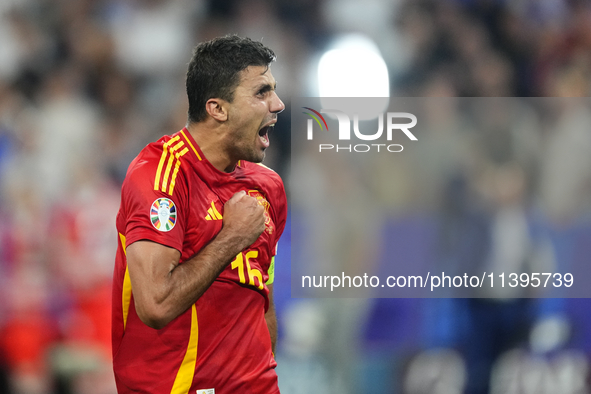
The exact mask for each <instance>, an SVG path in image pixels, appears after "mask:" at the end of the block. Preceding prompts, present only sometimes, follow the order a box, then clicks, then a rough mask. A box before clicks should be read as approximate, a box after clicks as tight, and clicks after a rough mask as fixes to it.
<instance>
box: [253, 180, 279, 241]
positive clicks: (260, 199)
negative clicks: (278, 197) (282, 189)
mask: <svg viewBox="0 0 591 394" xmlns="http://www.w3.org/2000/svg"><path fill="white" fill-rule="evenodd" d="M248 195H249V196H251V197H254V198H256V199H257V202H258V203H259V204H261V205H262V206H263V208H265V231H267V233H269V234H273V231H274V230H275V225H274V224H273V222H272V221H271V215H269V207H270V206H271V204H269V201H267V200H266V199H265V196H263V194H262V193H261V192H259V191H258V190H249V191H248Z"/></svg>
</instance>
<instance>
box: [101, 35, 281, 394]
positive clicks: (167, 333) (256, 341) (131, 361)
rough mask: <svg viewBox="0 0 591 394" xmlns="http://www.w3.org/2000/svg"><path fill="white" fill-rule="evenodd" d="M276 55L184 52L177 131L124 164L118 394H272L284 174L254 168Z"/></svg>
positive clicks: (260, 153)
mask: <svg viewBox="0 0 591 394" xmlns="http://www.w3.org/2000/svg"><path fill="white" fill-rule="evenodd" d="M274 60H275V55H274V53H273V51H271V50H270V49H268V48H266V47H265V46H263V45H262V44H261V43H259V42H254V41H252V40H250V39H247V38H240V37H237V36H226V37H222V38H217V39H214V40H212V41H209V42H205V43H202V44H200V45H199V46H197V47H196V48H195V51H194V54H193V58H192V59H191V62H190V64H189V69H188V72H187V95H188V97H189V116H188V123H187V126H186V127H185V128H183V129H182V130H180V131H179V132H177V133H175V134H173V135H172V136H165V137H162V138H161V139H160V140H159V141H157V142H155V143H152V144H150V145H148V146H147V147H146V148H144V149H143V150H142V152H141V153H140V154H139V155H138V156H137V157H136V158H135V159H134V161H133V162H132V163H131V165H130V167H129V169H128V172H127V176H126V178H125V181H124V182H123V188H122V193H121V194H122V196H121V207H120V210H119V213H118V215H117V230H118V232H119V248H118V251H117V257H116V262H115V274H114V284H113V323H112V324H113V326H112V335H113V367H114V371H115V379H116V382H117V389H118V391H119V393H131V392H133V393H151V394H159V393H175V394H176V393H198V394H225V393H228V394H232V393H241V394H248V393H261V394H262V393H264V394H272V393H278V392H279V389H278V386H277V375H276V374H275V371H274V368H275V366H276V363H275V360H274V357H273V349H274V346H275V340H276V336H277V328H276V327H277V326H276V319H275V312H274V307H273V302H272V283H273V269H274V255H275V251H276V246H277V241H278V240H279V237H280V236H281V233H282V232H283V229H284V227H285V220H286V215H287V203H286V197H285V190H284V187H283V183H282V181H281V178H280V177H279V176H278V175H277V174H276V173H275V172H273V171H272V170H270V169H268V168H267V167H265V166H263V165H261V164H255V163H260V162H261V161H262V160H263V158H264V157H265V149H266V148H267V147H268V146H269V131H271V130H272V128H273V126H274V125H275V123H276V122H277V114H278V113H279V112H281V111H282V110H283V109H284V108H285V106H284V104H283V102H282V101H281V100H280V99H279V97H278V96H277V94H276V93H275V88H276V82H275V80H274V78H273V75H272V74H271V70H270V68H269V65H270V63H271V62H273V61H274Z"/></svg>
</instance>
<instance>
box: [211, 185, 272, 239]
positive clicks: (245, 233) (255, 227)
mask: <svg viewBox="0 0 591 394" xmlns="http://www.w3.org/2000/svg"><path fill="white" fill-rule="evenodd" d="M222 230H223V231H228V232H231V234H232V236H233V237H235V238H236V240H237V242H239V243H240V245H241V249H244V248H246V247H248V246H250V245H252V244H253V243H254V242H255V241H256V240H257V238H258V237H259V235H261V233H262V232H263V231H264V230H265V208H264V207H263V206H262V205H260V204H259V203H258V201H257V199H256V198H254V197H251V196H249V195H248V194H246V192H245V191H244V190H242V191H239V192H238V193H236V194H234V195H233V196H232V198H230V199H229V200H228V201H227V202H226V204H224V218H223V227H222Z"/></svg>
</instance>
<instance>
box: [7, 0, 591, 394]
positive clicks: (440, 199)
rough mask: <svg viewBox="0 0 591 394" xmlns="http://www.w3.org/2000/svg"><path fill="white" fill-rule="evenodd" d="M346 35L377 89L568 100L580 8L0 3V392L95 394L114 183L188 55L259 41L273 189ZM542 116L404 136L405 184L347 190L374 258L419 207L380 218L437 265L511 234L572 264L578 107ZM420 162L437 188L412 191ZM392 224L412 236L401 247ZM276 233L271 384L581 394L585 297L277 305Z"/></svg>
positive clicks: (579, 164) (101, 373)
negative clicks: (298, 124)
mask: <svg viewBox="0 0 591 394" xmlns="http://www.w3.org/2000/svg"><path fill="white" fill-rule="evenodd" d="M352 32H355V33H361V34H364V35H365V36H366V37H368V38H369V39H371V40H373V42H375V45H376V46H377V47H378V48H379V50H380V52H381V55H382V57H383V59H384V60H385V62H386V64H387V67H388V72H389V76H390V80H389V81H390V82H389V83H390V95H391V96H418V97H422V96H446V97H454V96H458V97H460V96H559V97H565V96H566V97H568V96H588V95H589V91H590V88H591V2H588V1H583V0H579V1H567V0H544V1H540V0H512V1H508V0H506V1H503V0H481V1H478V0H428V1H427V0H391V1H387V0H367V1H364V2H360V1H354V0H321V1H313V0H290V1H288V0H279V1H265V0H244V1H238V0H230V1H215V0H209V1H198V0H186V1H182V0H175V1H164V0H143V1H139V0H136V1H133V0H111V1H108V0H104V1H97V0H78V1H66V0H0V197H1V198H2V199H3V201H6V202H10V203H11V204H12V205H11V206H10V207H9V206H8V205H2V206H0V218H1V220H0V297H1V299H2V300H3V302H2V303H0V392H2V393H23V394H29V393H30V394H37V393H39V394H41V393H56V394H57V393H84V394H108V393H114V392H115V389H114V382H113V377H112V372H111V364H110V297H111V290H110V286H111V275H112V270H113V261H114V255H115V249H116V242H117V239H116V232H115V225H114V218H115V215H116V212H117V209H118V205H119V188H120V185H121V182H122V180H123V177H124V175H125V171H126V169H127V166H128V164H129V163H130V161H131V160H132V159H133V157H134V156H135V155H136V154H137V153H138V152H139V151H140V149H141V148H142V147H143V146H145V144H147V143H148V142H150V141H153V140H155V139H157V138H159V137H160V136H161V135H163V134H172V133H174V132H176V131H178V130H179V129H180V128H182V127H183V126H184V124H185V121H186V109H187V104H186V98H185V93H184V74H185V72H186V65H187V63H188V61H189V59H190V55H191V49H192V48H193V47H194V46H195V45H196V44H197V43H198V42H200V41H203V40H206V39H210V38H213V37H215V36H219V35H224V34H227V33H237V34H240V35H245V36H249V37H251V38H253V39H257V40H261V39H262V41H263V43H265V44H266V45H268V46H269V47H271V48H272V49H273V50H274V51H275V52H276V54H277V56H278V61H277V63H276V64H274V65H273V66H272V71H273V74H274V76H275V78H276V79H277V81H278V93H279V95H280V96H281V97H282V98H283V99H284V101H285V102H286V105H287V106H288V109H287V110H286V111H284V113H283V114H282V115H281V117H280V122H279V123H278V125H277V127H276V128H275V131H274V132H273V134H272V135H271V143H272V149H270V151H269V153H268V155H267V158H266V161H265V164H266V165H268V166H270V167H272V168H274V169H276V170H277V171H279V172H280V174H281V175H282V176H283V177H284V179H285V180H286V184H288V185H289V184H290V174H292V171H290V163H291V162H292V160H291V159H293V160H294V163H297V159H298V158H291V157H290V154H291V147H290V110H289V105H290V97H297V96H316V95H318V93H317V91H316V90H315V89H316V88H317V87H316V85H317V83H316V81H315V78H316V76H315V74H314V70H315V68H316V67H317V63H318V59H319V58H320V56H321V55H322V54H323V53H324V52H325V51H326V50H328V49H329V48H330V45H331V42H333V40H334V39H336V38H338V37H339V36H340V35H343V34H347V33H352ZM344 83H346V81H344ZM564 102H565V103H569V101H564ZM554 110H555V112H553V110H552V108H551V109H544V108H542V110H539V109H538V112H539V111H541V115H540V114H538V115H535V116H534V115H531V113H530V112H529V111H533V110H531V109H527V108H526V109H520V108H519V107H517V108H512V109H511V111H509V110H507V109H506V108H501V110H499V111H497V112H494V113H504V112H503V111H505V113H508V114H509V115H510V116H509V118H510V120H511V122H509V123H507V122H506V119H503V117H502V116H501V117H500V119H499V122H497V123H498V124H497V126H499V127H496V128H495V127H492V128H491V129H490V130H479V131H474V132H472V136H471V137H472V138H470V139H469V140H466V139H463V138H460V137H459V136H458V135H460V134H458V133H462V132H464V131H465V127H462V126H457V125H454V124H453V121H454V119H453V118H450V119H448V120H449V123H448V124H444V125H443V126H444V127H441V131H440V133H436V135H433V136H432V137H433V139H432V141H433V145H429V146H427V145H425V146H422V147H421V149H424V150H425V151H424V153H425V156H424V157H428V158H430V159H431V161H430V162H428V163H422V164H424V165H422V166H419V167H420V168H421V171H420V172H419V173H418V174H417V176H415V177H409V173H408V172H406V173H405V170H409V169H410V168H411V167H413V166H411V165H410V164H409V163H407V168H392V169H389V171H384V177H387V178H385V179H389V180H390V179H394V180H396V182H393V181H392V182H384V183H383V184H384V185H399V186H400V187H399V188H392V189H387V190H385V189H384V188H383V187H382V188H381V189H380V185H379V184H378V185H373V186H371V185H369V186H368V187H367V191H365V193H366V194H372V193H375V194H374V195H375V196H376V197H375V198H382V199H385V200H386V202H387V203H389V204H390V206H391V208H392V209H391V211H390V212H388V214H387V215H385V217H386V219H387V220H384V223H383V225H384V228H382V229H378V230H379V231H378V233H384V234H390V235H392V236H391V237H389V238H388V239H398V241H396V242H397V243H395V244H392V243H387V242H386V243H384V244H383V245H382V249H383V250H382V251H381V252H380V253H382V254H383V255H386V254H387V253H388V251H387V248H388V247H391V248H404V247H405V246H406V247H407V252H408V253H411V247H412V246H413V245H415V244H413V243H412V242H413V241H414V242H416V240H417V239H421V238H422V237H423V236H425V237H428V236H429V234H430V233H429V230H428V229H429V227H428V225H425V224H424V223H425V222H424V221H421V220H423V219H421V216H420V215H418V214H417V215H409V214H401V212H402V213H408V212H413V207H414V208H415V209H414V212H415V213H416V212H418V211H421V212H423V213H425V212H429V209H431V210H432V211H437V212H444V213H447V215H442V216H444V217H440V218H439V219H440V221H439V222H438V223H440V225H441V227H440V230H438V231H440V233H441V234H445V235H446V236H447V237H448V239H446V240H444V241H441V245H440V248H443V250H444V251H445V253H446V256H448V258H449V259H450V260H454V259H455V260H458V261H463V262H466V261H471V260H470V259H478V258H479V256H480V257H481V258H482V260H485V259H489V260H495V259H496V260H498V261H501V262H502V261H505V260H504V257H507V256H508V258H509V259H513V260H515V259H519V258H526V255H527V254H528V253H530V252H531V251H530V250H529V249H528V250H527V251H524V250H519V248H517V250H514V249H515V248H513V249H511V247H509V249H506V248H503V247H502V246H499V245H520V244H521V243H520V242H516V241H515V240H516V239H517V240H523V242H526V243H527V242H529V241H528V240H529V239H530V238H534V239H535V240H537V241H539V242H533V243H536V244H539V245H541V246H540V249H539V250H541V252H539V253H541V254H544V255H546V256H551V257H549V258H548V259H550V260H552V261H554V262H555V264H558V265H560V266H565V265H568V264H569V263H571V262H572V261H575V260H577V259H579V260H580V259H585V258H586V256H588V254H585V252H586V251H587V249H586V248H585V247H584V246H585V245H588V244H591V223H590V219H589V211H590V210H589V208H590V206H591V197H590V186H591V182H590V171H591V165H590V164H591V163H589V160H590V157H591V155H589V152H591V133H590V132H589V131H588V129H587V128H586V127H585V126H586V125H588V124H590V123H591V122H590V120H591V116H590V114H589V103H588V102H586V101H582V102H577V103H575V104H573V105H572V106H571V105H570V104H569V105H568V106H567V108H554ZM569 111H572V112H573V113H572V114H571V113H569V114H568V116H566V115H564V114H565V113H567V112H569ZM542 115H545V116H547V117H544V116H542ZM563 115H564V116H563ZM483 116H484V115H483ZM540 116H541V117H540ZM573 119H574V120H573ZM546 121H548V123H547V124H545V123H544V122H546ZM492 123H493V124H494V122H492ZM544 124H545V127H543V126H544ZM508 125H510V126H508ZM521 125H523V127H521ZM456 126H457V127H456ZM460 140H461V141H463V143H464V144H465V145H469V146H463V147H462V146H460V147H459V148H458V146H457V145H458V144H457V143H458V141H460ZM466 141H468V142H466ZM441 146H444V147H447V148H445V149H439V147H441ZM454 147H455V148H454ZM454 149H459V151H455V150H454ZM442 152H443V153H442ZM441 155H443V156H445V157H442V156H441ZM294 166H295V165H294ZM415 167H416V166H415ZM415 167H413V168H415ZM301 168H302V167H301V166H298V167H297V168H294V172H295V173H297V171H296V170H299V169H301ZM308 168H309V167H308ZM317 170H318V169H317V168H309V172H307V174H310V176H312V175H313V174H315V173H316V171H317ZM429 171H431V172H432V173H430V174H428V173H427V172H429ZM433 173H434V174H436V175H438V179H439V180H440V182H439V183H436V184H428V185H427V184H425V183H421V179H431V178H429V177H430V176H432V175H433ZM395 177H398V178H395ZM421 177H422V178H421ZM318 179H321V177H318ZM293 192H294V191H293V190H288V193H289V195H290V196H291V195H292V194H293ZM471 193H475V194H476V195H477V197H473V198H472V197H470V196H473V194H471ZM343 201H346V199H343ZM474 201H475V202H476V204H475V205H477V206H473V205H472V204H471V203H470V202H474ZM417 207H419V208H420V209H417ZM434 207H437V210H436V209H435V208H434ZM505 207H508V208H507V209H513V211H510V210H509V211H507V210H505V209H504V208H505ZM516 207H517V208H516ZM501 208H503V209H501ZM536 208H537V209H538V210H537V211H536ZM515 209H516V210H515ZM507 212H508V214H507ZM531 212H539V214H538V215H533V217H534V218H535V220H534V219H530V218H531V217H532V215H530V213H531ZM353 219H354V218H353ZM530 228H535V229H538V231H537V232H536V231H533V230H532V231H529V229H530ZM503 229H508V232H509V234H510V235H511V237H509V238H510V239H509V240H507V239H506V238H507V236H506V235H505V236H504V234H505V232H504V231H503ZM540 229H541V230H540ZM409 230H414V233H412V234H413V236H414V238H404V237H403V235H404V234H409ZM290 234H291V226H290V224H288V227H287V228H286V233H285V236H284V237H283V240H282V242H281V244H280V246H279V250H280V255H279V257H278V259H277V264H278V266H277V273H276V275H277V279H276V285H275V291H276V293H277V297H276V301H277V308H278V314H279V319H280V327H281V328H280V341H279V344H278V351H277V359H278V362H279V367H278V369H277V371H278V374H279V377H280V386H281V388H282V392H284V393H286V394H290V393H300V392H301V393H304V392H306V393H309V392H315V393H337V392H338V393H416V394H419V393H425V394H427V393H439V394H444V393H449V394H452V393H458V394H459V393H467V394H471V393H476V394H480V393H487V392H491V393H499V394H501V393H502V394H505V393H516V394H517V393H549V394H550V393H553V394H555V393H559V394H568V393H573V394H574V393H577V394H578V393H587V392H588V387H587V386H588V383H587V381H588V374H589V372H588V368H589V358H588V357H589V355H590V354H591V353H590V352H591V337H590V336H589V335H588V332H589V329H590V328H591V322H589V318H588V317H587V315H589V313H588V312H589V309H588V300H586V299H580V300H556V301H555V302H547V303H543V305H541V304H538V303H532V302H528V301H523V300H522V299H519V298H515V299H513V301H511V302H497V301H488V302H484V303H483V302H482V301H474V300H472V301H470V300H462V301H458V300H434V301H433V300H432V301H421V300H382V299H375V300H323V299H306V300H297V299H292V298H291V297H290V290H289V289H290V278H289V276H290V267H289V263H290V252H291V250H290V249H291V245H290ZM539 234H541V235H539ZM464 236H467V238H465V237H464ZM503 242H505V244H503ZM487 245H488V247H487ZM490 245H497V246H498V247H497V248H496V249H495V248H494V247H491V246H490ZM416 246H417V247H416V248H414V249H412V250H415V251H416V250H420V245H416ZM384 248H385V249H384ZM392 250H394V249H392ZM491 250H492V251H493V252H491ZM507 250H508V251H507ZM536 250H538V249H536ZM356 252H357V253H361V252H360V251H356ZM487 253H488V254H487ZM495 253H496V254H495ZM532 253H533V252H532ZM491 254H492V255H493V257H490V256H491ZM458 256H459V257H458ZM462 259H463V260H462ZM378 260H379V258H378ZM576 279H578V278H576ZM581 280H584V279H581ZM282 284H283V286H281V285H282ZM475 304H478V305H475ZM534 304H535V305H534ZM507 305H508V307H507ZM494 323H500V324H494Z"/></svg>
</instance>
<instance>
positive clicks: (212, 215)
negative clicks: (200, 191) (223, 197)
mask: <svg viewBox="0 0 591 394" xmlns="http://www.w3.org/2000/svg"><path fill="white" fill-rule="evenodd" d="M222 219H223V217H222V214H221V213H220V212H219V211H218V210H217V208H216V207H215V204H214V202H213V201H212V202H211V208H209V209H208V210H207V215H205V220H222Z"/></svg>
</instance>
